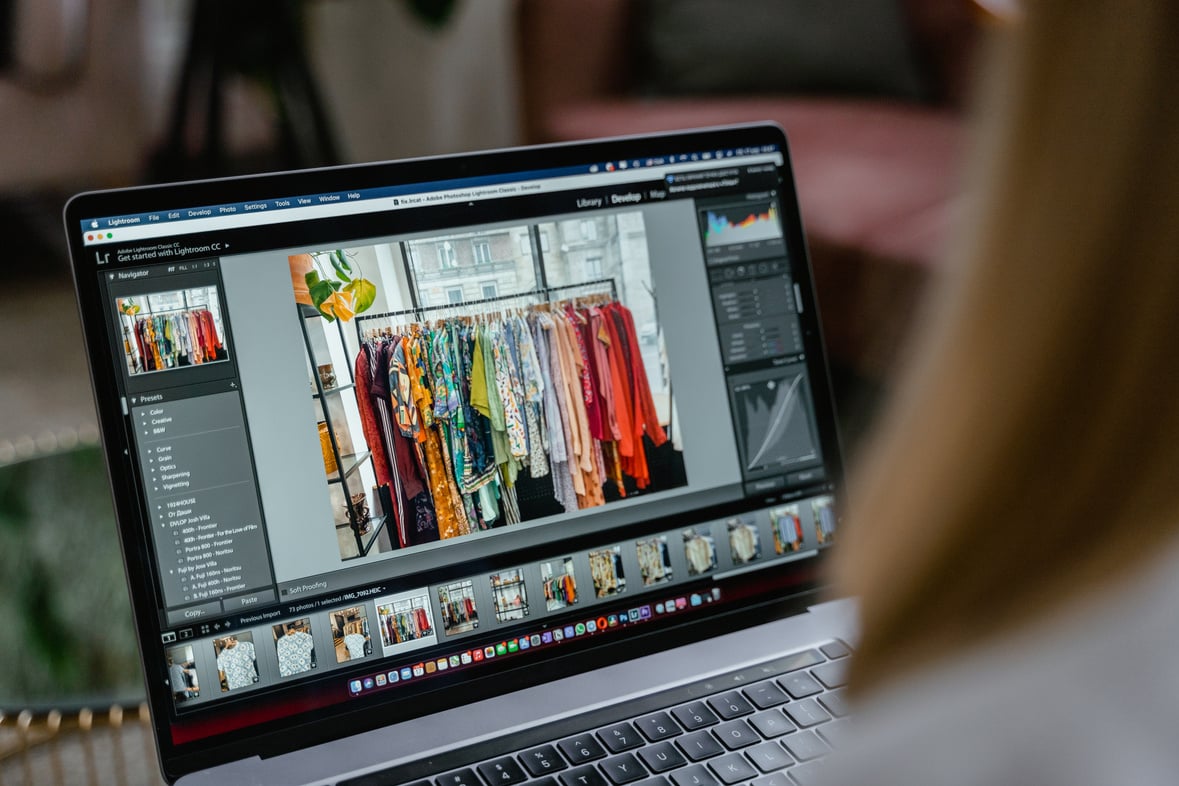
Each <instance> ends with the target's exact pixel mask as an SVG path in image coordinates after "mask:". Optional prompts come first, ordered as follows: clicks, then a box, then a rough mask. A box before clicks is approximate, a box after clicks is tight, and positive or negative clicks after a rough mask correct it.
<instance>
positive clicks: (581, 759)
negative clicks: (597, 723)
mask: <svg viewBox="0 0 1179 786" xmlns="http://www.w3.org/2000/svg"><path fill="white" fill-rule="evenodd" d="M557 747H558V748H560V749H561V753H564V754H565V758H566V759H568V760H569V761H570V762H571V763H572V764H584V763H585V762H587V761H593V760H594V759H600V758H602V757H603V756H605V755H606V751H605V750H604V749H603V748H602V746H601V745H600V744H599V743H598V741H597V740H595V739H594V737H593V735H592V734H590V733H589V732H586V733H585V734H581V735H578V736H577V737H570V738H569V739H567V740H561V741H560V742H558V743H557Z"/></svg>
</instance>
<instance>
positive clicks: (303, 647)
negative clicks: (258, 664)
mask: <svg viewBox="0 0 1179 786" xmlns="http://www.w3.org/2000/svg"><path fill="white" fill-rule="evenodd" d="M274 648H275V650H276V651H277V652H278V674H279V676H280V677H292V676H294V675H296V674H302V673H303V672H305V671H311V664H312V660H313V659H314V657H315V644H314V642H313V641H312V639H311V634H310V633H304V632H303V631H301V630H296V631H292V632H291V633H288V634H286V635H285V636H283V637H282V638H281V639H279V640H278V641H276V642H275V643H274Z"/></svg>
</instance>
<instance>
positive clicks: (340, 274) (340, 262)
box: [328, 251, 352, 283]
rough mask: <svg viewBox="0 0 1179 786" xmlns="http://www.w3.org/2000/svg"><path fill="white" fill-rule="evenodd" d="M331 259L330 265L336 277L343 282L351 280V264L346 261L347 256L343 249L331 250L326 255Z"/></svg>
mask: <svg viewBox="0 0 1179 786" xmlns="http://www.w3.org/2000/svg"><path fill="white" fill-rule="evenodd" d="M328 258H329V259H331V260H332V267H333V268H335V270H336V278H338V279H340V280H341V281H343V282H344V283H348V282H349V281H351V280H352V265H351V264H350V263H349V262H348V257H347V256H346V255H345V254H344V252H343V251H333V252H331V253H330V254H329V255H328Z"/></svg>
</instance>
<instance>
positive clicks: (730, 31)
mask: <svg viewBox="0 0 1179 786" xmlns="http://www.w3.org/2000/svg"><path fill="white" fill-rule="evenodd" d="M644 14H645V19H644V20H643V24H642V28H643V30H644V40H642V41H640V42H639V46H640V48H641V51H640V57H641V58H643V59H644V60H645V62H646V68H647V74H648V77H647V80H646V82H647V89H648V91H649V92H650V93H651V94H654V95H685V94H702V93H703V94H707V93H714V94H715V93H729V94H751V93H779V94H781V93H820V92H822V93H828V94H830V93H835V94H843V95H887V96H894V97H898V98H906V99H921V98H923V97H924V94H925V86H924V85H923V84H922V81H921V78H920V76H919V74H920V71H919V68H918V65H917V63H916V60H915V59H914V57H913V54H912V53H911V52H910V49H909V42H908V39H907V27H906V21H905V17H904V14H903V13H902V9H901V8H899V7H898V4H897V0H741V2H737V3H733V2H728V1H727V0H645V4H644Z"/></svg>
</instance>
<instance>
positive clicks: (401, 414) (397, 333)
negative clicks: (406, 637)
mask: <svg viewBox="0 0 1179 786" xmlns="http://www.w3.org/2000/svg"><path fill="white" fill-rule="evenodd" d="M616 291H617V288H616V284H615V282H614V279H611V278H604V279H597V280H592V281H586V282H582V283H579V284H570V285H565V286H554V287H543V288H538V289H532V290H528V291H525V292H518V293H515V294H511V295H501V296H496V297H487V298H480V299H477V300H468V301H463V302H461V303H450V304H446V305H439V306H422V307H415V308H409V309H401V310H397V311H390V312H383V313H376V314H368V313H365V314H360V315H357V316H356V318H355V321H356V329H357V339H358V340H359V342H360V351H359V353H358V355H357V358H356V364H355V368H356V370H355V375H354V379H355V380H356V400H357V404H358V406H359V407H360V419H361V423H362V426H363V432H364V438H365V443H366V444H367V446H368V448H369V454H371V456H372V459H373V466H374V470H375V475H376V481H377V484H378V486H387V487H388V488H389V494H388V499H389V502H390V504H389V505H388V506H386V509H385V515H386V516H387V517H389V518H390V522H391V523H390V527H391V528H393V529H394V530H395V532H396V535H397V544H396V545H395V547H399V548H406V547H411V546H417V545H423V544H426V543H430V542H434V541H438V540H447V539H451V538H457V537H462V536H466V535H469V534H472V533H475V532H479V531H484V530H489V529H492V528H495V527H501V526H507V525H513V524H518V523H520V522H521V521H522V520H524V519H525V516H524V515H523V514H522V513H521V508H520V501H519V498H518V496H517V486H518V485H519V484H520V483H526V482H528V481H530V480H532V481H539V485H540V487H541V488H543V491H542V492H540V493H542V494H543V495H544V496H545V497H546V498H547V502H546V503H545V504H547V505H548V506H549V508H550V510H551V512H562V511H564V512H572V511H576V510H581V509H585V508H591V507H597V506H600V505H604V504H606V502H607V496H606V486H607V484H612V485H611V486H610V493H611V494H613V495H616V497H617V498H621V497H625V496H627V495H628V494H634V493H639V492H641V491H643V490H646V489H647V488H648V487H650V485H651V470H650V467H649V464H648V460H647V454H648V452H649V451H650V450H654V449H656V448H658V447H660V446H661V445H663V444H665V443H667V441H668V436H667V431H666V429H665V427H664V426H663V424H662V423H661V422H660V419H659V417H658V414H657V413H656V410H655V406H654V403H653V400H652V394H651V389H650V385H649V383H648V380H647V376H646V371H645V367H644V364H643V361H642V359H641V356H640V355H641V348H640V341H639V338H638V336H637V334H636V328H635V324H634V319H633V316H632V314H631V312H630V311H629V309H627V308H626V307H625V306H623V305H622V304H621V303H619V302H618V301H617V300H616V299H615V296H616ZM431 316H432V317H433V318H432V319H427V318H428V317H431ZM380 323H384V324H383V325H381V324H380ZM541 479H543V480H541ZM537 485H538V484H534V487H533V488H532V489H531V490H532V493H533V494H534V495H535V494H536V493H537V491H536V486H537ZM532 499H535V496H534V497H532ZM554 507H555V510H552V508H554ZM539 515H542V514H539V513H533V514H532V515H530V516H528V518H535V517H537V516H539ZM549 515H551V513H550V514H549Z"/></svg>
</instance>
